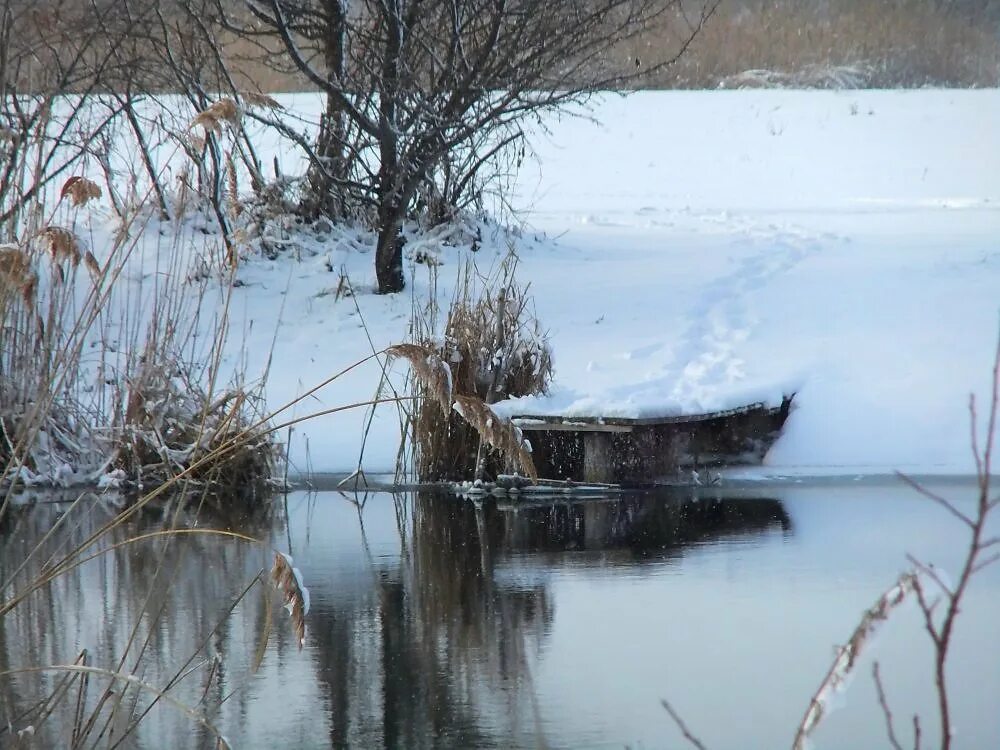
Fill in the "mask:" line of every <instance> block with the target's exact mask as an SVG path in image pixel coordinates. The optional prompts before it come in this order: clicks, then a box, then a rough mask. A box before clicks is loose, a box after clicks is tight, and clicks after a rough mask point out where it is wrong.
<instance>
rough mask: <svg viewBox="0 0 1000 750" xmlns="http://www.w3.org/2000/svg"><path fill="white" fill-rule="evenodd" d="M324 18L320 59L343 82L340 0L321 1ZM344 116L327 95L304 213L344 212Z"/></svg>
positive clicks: (343, 10)
mask: <svg viewBox="0 0 1000 750" xmlns="http://www.w3.org/2000/svg"><path fill="white" fill-rule="evenodd" d="M322 7H323V10H324V12H325V13H326V17H327V19H328V20H327V33H326V38H325V46H324V58H325V63H326V70H327V76H328V77H329V78H330V79H333V80H336V81H338V82H339V81H343V80H344V74H345V61H346V56H347V50H346V46H345V45H346V37H347V17H346V15H347V8H346V4H345V2H344V0H323V2H322ZM346 142H347V115H346V113H345V112H344V108H343V106H342V103H341V102H340V99H339V98H338V97H335V96H331V95H329V94H327V97H326V111H325V112H324V113H323V116H322V118H321V119H320V131H319V136H318V137H317V140H316V158H315V159H314V160H313V161H312V162H311V164H310V165H309V174H308V184H309V190H308V193H307V195H306V196H305V200H304V201H303V205H302V208H303V211H304V213H305V214H306V215H308V216H311V217H314V218H315V217H316V216H319V215H321V214H325V215H326V216H330V217H334V218H342V217H343V216H345V215H346V213H347V201H346V200H345V197H344V193H343V188H342V185H343V183H344V182H346V180H347V177H348V175H347V168H348V159H347V158H346V155H345V148H346Z"/></svg>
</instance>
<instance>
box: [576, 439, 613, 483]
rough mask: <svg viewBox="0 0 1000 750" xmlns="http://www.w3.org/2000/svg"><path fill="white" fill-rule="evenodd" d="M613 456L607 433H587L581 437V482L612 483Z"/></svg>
mask: <svg viewBox="0 0 1000 750" xmlns="http://www.w3.org/2000/svg"><path fill="white" fill-rule="evenodd" d="M614 476H615V471H614V454H613V451H612V450H611V435H609V434H608V433H607V432H588V433H585V434H584V436H583V481H584V482H602V483H608V482H613V481H614Z"/></svg>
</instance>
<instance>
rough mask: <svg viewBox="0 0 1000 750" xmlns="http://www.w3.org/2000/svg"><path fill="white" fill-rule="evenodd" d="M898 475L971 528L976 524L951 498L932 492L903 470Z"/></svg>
mask: <svg viewBox="0 0 1000 750" xmlns="http://www.w3.org/2000/svg"><path fill="white" fill-rule="evenodd" d="M896 476H897V477H899V478H900V479H902V480H903V482H905V483H906V484H907V485H909V486H910V487H911V488H912V489H914V490H916V491H917V492H919V493H920V494H921V495H923V496H924V497H926V498H927V499H928V500H933V501H934V502H935V503H937V504H938V505H940V506H941V507H942V508H944V509H945V510H946V511H948V512H949V513H951V514H952V515H953V516H954V517H955V518H957V519H958V520H959V521H961V522H962V523H964V524H965V525H966V526H968V527H969V528H973V526H975V522H974V521H973V520H972V519H971V518H969V517H968V516H967V515H965V514H964V513H962V511H960V510H959V509H958V508H956V507H955V505H954V504H953V503H952V502H951V501H950V500H948V499H946V498H944V497H942V496H941V495H938V494H937V493H935V492H931V491H930V490H928V489H927V488H926V487H924V486H923V485H922V484H920V483H919V482H915V481H913V480H912V479H910V478H909V477H908V476H906V474H903V473H902V472H899V471H897V472H896Z"/></svg>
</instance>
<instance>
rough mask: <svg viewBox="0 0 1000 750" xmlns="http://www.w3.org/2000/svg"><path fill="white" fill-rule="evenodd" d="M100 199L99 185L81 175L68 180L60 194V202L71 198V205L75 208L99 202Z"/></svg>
mask: <svg viewBox="0 0 1000 750" xmlns="http://www.w3.org/2000/svg"><path fill="white" fill-rule="evenodd" d="M100 197H101V188H100V187H98V185H97V183H95V182H94V181H93V180H89V179H87V178H86V177H80V176H79V175H76V176H73V177H70V178H69V179H68V180H66V182H65V183H63V186H62V190H61V191H60V192H59V199H60V200H65V199H66V198H69V199H70V203H71V204H72V205H73V206H75V207H79V206H85V205H87V203H89V202H90V201H92V200H98V199H100Z"/></svg>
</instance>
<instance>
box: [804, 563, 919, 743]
mask: <svg viewBox="0 0 1000 750" xmlns="http://www.w3.org/2000/svg"><path fill="white" fill-rule="evenodd" d="M916 585H917V574H916V573H915V572H913V571H909V572H907V573H904V574H903V575H901V576H900V577H899V580H898V581H896V583H895V584H894V585H893V586H892V588H890V589H889V590H888V591H886V592H885V593H884V594H882V596H881V597H879V599H878V601H876V602H875V604H874V605H873V606H872V607H871V608H870V609H868V610H867V611H866V612H865V613H864V615H863V616H862V618H861V622H859V623H858V626H857V628H855V629H854V633H852V634H851V637H850V639H849V640H848V641H847V643H846V644H845V645H844V646H841V647H840V648H838V649H837V656H836V658H835V659H834V661H833V664H832V665H831V666H830V670H829V671H828V672H827V674H826V677H825V678H823V682H822V683H820V686H819V688H818V689H817V690H816V692H815V693H814V694H813V697H812V699H811V700H810V701H809V707H808V708H807V709H806V713H805V715H804V716H803V717H802V721H801V722H800V723H799V728H798V731H797V732H796V733H795V741H794V742H793V743H792V748H793V749H794V750H804V748H805V747H806V742H807V741H808V739H809V735H811V734H812V733H813V731H814V730H815V729H816V727H818V726H819V724H820V722H822V720H823V718H824V717H825V716H826V714H827V713H828V711H829V705H830V699H831V698H832V697H833V695H834V694H835V693H836V692H837V691H839V690H842V689H843V688H844V687H845V685H846V683H847V678H848V677H849V676H850V674H851V673H852V672H853V671H854V668H855V666H857V663H858V659H859V658H860V656H861V653H862V651H863V650H864V648H865V646H866V645H867V643H868V641H869V640H870V639H871V637H872V636H873V635H874V634H875V631H876V630H877V629H878V627H879V626H880V625H881V624H882V623H884V622H885V621H886V620H888V619H889V615H890V614H892V611H893V610H894V609H896V607H898V606H899V605H900V604H902V603H903V602H904V601H905V600H906V597H907V596H908V595H909V594H910V593H912V592H913V591H914V589H915V588H916Z"/></svg>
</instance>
